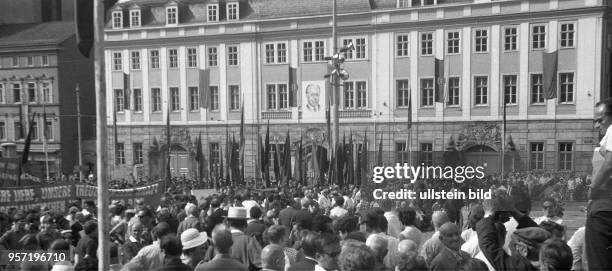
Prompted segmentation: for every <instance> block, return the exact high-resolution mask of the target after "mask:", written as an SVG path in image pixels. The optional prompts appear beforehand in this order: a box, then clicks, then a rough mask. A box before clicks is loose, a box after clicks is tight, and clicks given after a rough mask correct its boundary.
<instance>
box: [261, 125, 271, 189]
mask: <svg viewBox="0 0 612 271" xmlns="http://www.w3.org/2000/svg"><path fill="white" fill-rule="evenodd" d="M270 148H271V147H270V120H268V126H267V127H266V140H265V150H264V152H265V153H264V160H265V162H264V166H263V168H262V170H263V172H264V178H265V180H266V187H270Z"/></svg>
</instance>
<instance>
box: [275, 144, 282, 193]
mask: <svg viewBox="0 0 612 271" xmlns="http://www.w3.org/2000/svg"><path fill="white" fill-rule="evenodd" d="M274 179H275V180H276V185H277V186H280V184H281V183H282V178H281V170H280V148H279V145H278V144H277V143H276V142H274Z"/></svg>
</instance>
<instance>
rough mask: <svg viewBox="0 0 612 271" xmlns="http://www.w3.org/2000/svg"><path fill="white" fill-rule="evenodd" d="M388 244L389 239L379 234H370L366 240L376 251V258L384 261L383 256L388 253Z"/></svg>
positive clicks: (373, 250)
mask: <svg viewBox="0 0 612 271" xmlns="http://www.w3.org/2000/svg"><path fill="white" fill-rule="evenodd" d="M388 244H389V241H387V239H386V238H384V237H382V236H381V235H378V234H373V235H370V237H369V238H368V239H367V240H366V245H367V246H368V247H369V248H370V249H371V250H372V252H374V256H376V260H378V261H379V262H382V260H383V258H385V256H386V255H387V252H388V250H387V247H388Z"/></svg>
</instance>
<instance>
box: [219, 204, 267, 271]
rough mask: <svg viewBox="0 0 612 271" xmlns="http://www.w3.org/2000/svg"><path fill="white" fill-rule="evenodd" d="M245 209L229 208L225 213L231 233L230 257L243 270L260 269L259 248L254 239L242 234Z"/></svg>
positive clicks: (244, 226)
mask: <svg viewBox="0 0 612 271" xmlns="http://www.w3.org/2000/svg"><path fill="white" fill-rule="evenodd" d="M246 220H247V216H246V209H245V208H244V207H230V208H229V210H228V213H227V223H228V225H229V226H230V231H231V233H232V241H233V243H234V244H233V245H232V248H231V251H230V255H231V257H232V258H234V259H238V260H239V261H240V263H241V264H242V266H243V267H244V269H248V270H253V269H258V268H261V246H260V245H259V243H258V242H257V240H255V238H253V237H251V236H248V235H246V234H244V230H245V228H246Z"/></svg>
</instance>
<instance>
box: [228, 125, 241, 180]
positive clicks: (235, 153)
mask: <svg viewBox="0 0 612 271" xmlns="http://www.w3.org/2000/svg"><path fill="white" fill-rule="evenodd" d="M236 145H238V146H236ZM231 146H232V156H231V159H230V161H232V164H231V165H232V166H231V168H232V181H234V183H240V182H241V179H240V145H239V144H236V138H235V136H234V134H232V145H231ZM236 148H238V149H236Z"/></svg>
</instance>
